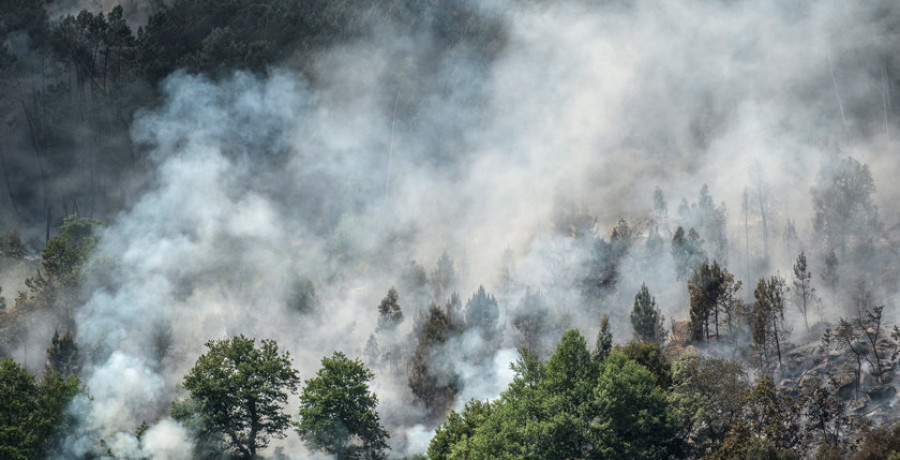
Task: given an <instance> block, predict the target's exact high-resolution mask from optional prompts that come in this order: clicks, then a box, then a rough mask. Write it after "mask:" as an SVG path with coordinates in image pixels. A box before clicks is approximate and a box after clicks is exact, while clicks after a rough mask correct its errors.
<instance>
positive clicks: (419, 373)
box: [408, 303, 460, 419]
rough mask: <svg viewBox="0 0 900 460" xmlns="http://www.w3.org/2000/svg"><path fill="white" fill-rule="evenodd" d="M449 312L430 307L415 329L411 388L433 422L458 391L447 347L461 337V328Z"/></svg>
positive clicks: (444, 411)
mask: <svg viewBox="0 0 900 460" xmlns="http://www.w3.org/2000/svg"><path fill="white" fill-rule="evenodd" d="M450 308H451V304H447V308H441V307H438V306H437V305H435V304H433V303H432V304H431V306H429V307H428V310H427V311H426V312H423V313H422V315H421V316H422V317H421V318H420V319H419V324H418V325H417V327H416V339H417V343H416V349H415V352H414V354H413V359H412V362H411V363H410V365H409V377H408V383H409V388H410V389H411V390H412V393H413V395H414V396H415V397H416V398H417V399H418V400H420V401H422V403H423V404H424V405H425V409H426V410H427V411H428V414H429V416H430V417H432V418H435V419H436V418H440V417H443V416H444V415H445V414H446V411H447V410H448V409H449V408H450V405H451V404H452V403H453V398H455V397H456V393H457V392H458V391H459V388H460V386H459V376H458V375H457V374H456V372H455V371H454V370H453V369H452V366H450V364H449V362H448V359H451V358H449V357H447V356H445V353H444V351H443V346H444V344H445V343H446V342H447V341H448V340H450V338H451V337H454V336H456V335H457V333H458V325H457V324H456V323H454V321H453V315H451V312H450V311H449V310H450Z"/></svg>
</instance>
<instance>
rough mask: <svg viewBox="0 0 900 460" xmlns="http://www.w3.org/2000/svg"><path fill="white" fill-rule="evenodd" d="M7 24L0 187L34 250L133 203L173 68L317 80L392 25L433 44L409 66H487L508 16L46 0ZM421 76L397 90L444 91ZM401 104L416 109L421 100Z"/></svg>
mask: <svg viewBox="0 0 900 460" xmlns="http://www.w3.org/2000/svg"><path fill="white" fill-rule="evenodd" d="M426 16H427V17H433V18H435V20H433V21H422V18H424V17H426ZM0 18H3V20H2V21H0V112H2V113H4V123H3V125H2V127H0V133H2V135H0V139H3V141H2V142H0V168H2V170H3V175H2V177H0V179H2V181H3V183H4V184H3V185H4V186H3V187H2V190H4V191H5V192H6V194H7V195H8V199H9V200H8V202H9V203H10V205H11V207H12V210H11V211H12V212H11V215H7V216H4V217H6V218H8V219H10V220H12V221H14V222H17V223H19V224H20V225H21V226H22V228H23V229H24V230H26V231H27V236H28V240H29V241H31V242H32V245H33V246H36V245H37V241H39V240H40V239H39V238H38V232H37V231H36V230H37V229H38V228H41V229H42V230H44V231H42V232H40V236H43V241H44V242H46V240H48V239H49V237H50V230H51V228H52V226H53V225H55V223H57V222H58V221H59V220H60V219H61V218H62V217H63V216H66V215H68V214H71V213H73V212H75V213H80V214H82V215H88V216H95V215H96V216H100V217H103V218H108V217H110V216H112V215H114V213H115V212H117V211H118V210H120V209H122V208H123V206H124V203H125V199H126V195H127V193H128V192H129V191H132V189H133V188H134V184H136V183H137V182H139V181H136V180H135V179H136V178H140V177H142V175H143V174H145V172H146V171H145V166H146V165H145V162H144V157H143V154H142V152H143V150H142V148H141V146H138V145H133V144H132V140H131V138H130V133H129V130H130V128H131V122H132V119H133V116H134V114H135V112H136V111H138V110H140V109H142V108H148V107H152V106H154V105H156V104H158V103H159V101H160V85H159V84H160V82H161V81H162V80H164V79H165V78H166V77H167V76H169V75H171V74H172V73H174V72H176V71H177V70H182V71H187V72H190V73H197V74H204V75H208V76H210V77H211V78H219V77H223V76H227V75H229V74H230V73H232V72H233V71H235V70H242V71H247V72H254V73H258V74H265V73H266V72H268V71H269V69H270V68H271V67H272V66H274V65H279V66H289V67H293V68H295V69H296V70H299V71H301V72H303V73H304V74H306V75H307V76H308V77H309V79H310V81H311V82H312V83H313V84H315V83H316V77H317V76H316V75H315V66H314V65H312V64H313V63H314V62H315V60H316V59H317V57H318V56H319V54H320V53H322V52H323V51H325V50H327V49H329V48H330V47H333V46H336V45H339V44H342V43H347V42H349V41H351V40H354V39H359V38H360V37H362V36H363V35H364V34H367V33H370V31H371V30H373V29H374V28H375V27H385V26H387V27H394V28H396V29H397V30H398V31H406V32H408V33H410V34H421V33H427V34H429V35H430V36H432V37H433V47H434V48H433V49H432V50H431V52H432V54H433V56H432V57H425V56H409V57H408V56H403V57H399V59H408V58H412V59H433V58H434V57H435V56H437V58H438V59H440V55H441V53H444V52H447V51H448V50H451V49H452V48H454V47H456V46H457V45H459V46H466V45H477V46H471V47H468V46H467V47H468V48H470V49H471V50H472V51H471V52H470V53H469V55H468V56H467V58H468V59H472V60H476V61H477V60H489V59H491V58H492V56H494V55H495V54H496V53H497V51H498V50H499V49H500V47H502V43H503V38H502V36H503V29H502V27H501V24H500V23H499V22H497V21H495V20H491V19H488V18H487V17H486V16H485V15H483V14H482V13H481V12H480V11H478V10H477V9H475V8H471V7H469V6H467V5H464V4H461V3H459V2H435V3H428V4H426V3H421V2H413V1H409V0H392V1H388V2H377V3H374V4H372V3H369V2H360V1H349V2H330V1H324V0H314V1H299V0H236V1H228V2H224V3H223V2H217V1H212V0H175V1H173V2H165V4H162V2H160V4H159V5H158V7H157V8H153V10H152V14H151V15H150V16H149V18H147V20H146V23H141V24H137V23H134V22H133V21H132V22H131V23H130V22H129V18H128V17H126V10H125V9H123V8H122V7H121V6H115V7H113V8H112V9H111V10H109V11H90V10H83V11H81V12H80V13H78V14H77V15H68V16H62V17H56V18H51V17H50V16H48V13H47V11H46V9H45V2H43V1H5V2H3V3H2V4H0ZM135 26H136V30H135ZM457 58H459V56H457ZM396 67H397V68H398V69H403V68H409V66H408V65H403V66H400V65H398V66H396ZM420 67H423V68H424V67H426V66H420ZM419 77H420V76H419V75H413V74H411V73H409V72H405V73H404V72H402V71H400V70H398V73H397V75H395V80H396V81H395V82H393V83H394V84H396V85H401V84H402V85H404V88H407V89H408V90H409V91H420V92H430V91H436V90H440V88H435V87H434V86H435V83H430V82H429V81H430V80H428V79H426V78H422V79H419ZM423 77H424V76H423ZM429 85H430V86H429ZM400 109H401V110H395V112H397V113H399V115H401V116H403V115H404V114H412V112H414V106H413V103H412V101H409V100H405V101H404V104H403V106H402V107H400Z"/></svg>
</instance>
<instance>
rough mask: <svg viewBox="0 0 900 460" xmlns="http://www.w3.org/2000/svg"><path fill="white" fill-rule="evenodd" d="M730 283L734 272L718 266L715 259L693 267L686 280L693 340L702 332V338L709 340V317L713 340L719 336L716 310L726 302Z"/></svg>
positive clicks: (700, 336)
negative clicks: (711, 323) (712, 327)
mask: <svg viewBox="0 0 900 460" xmlns="http://www.w3.org/2000/svg"><path fill="white" fill-rule="evenodd" d="M734 284H735V281H734V275H732V274H731V273H728V270H726V269H725V268H724V267H720V266H719V263H718V262H717V261H715V260H713V262H712V264H710V263H709V262H706V261H704V262H703V263H701V264H700V266H699V267H697V269H696V270H694V273H693V274H692V275H691V277H690V279H688V292H689V293H690V302H691V307H690V317H691V335H692V338H693V340H703V335H704V332H705V334H706V340H709V338H710V328H709V322H710V319H712V320H713V324H714V326H715V335H716V340H718V339H719V312H720V311H721V310H722V308H723V306H724V305H726V304H727V303H728V302H727V301H728V300H729V297H728V296H729V294H730V293H731V292H733V288H734Z"/></svg>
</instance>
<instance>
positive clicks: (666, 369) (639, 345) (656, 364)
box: [618, 342, 672, 390]
mask: <svg viewBox="0 0 900 460" xmlns="http://www.w3.org/2000/svg"><path fill="white" fill-rule="evenodd" d="M618 351H619V352H620V353H622V354H623V355H625V356H626V357H627V358H628V359H630V360H632V361H634V362H636V363H638V364H640V365H641V366H644V367H645V368H647V370H648V371H650V373H651V374H653V377H654V378H656V384H657V385H658V386H659V387H660V388H661V389H663V390H667V389H668V388H669V386H671V385H672V365H671V364H669V361H668V360H667V359H666V357H665V355H664V354H663V350H662V347H661V346H660V344H659V342H629V343H627V344H625V345H624V346H622V347H619V348H618Z"/></svg>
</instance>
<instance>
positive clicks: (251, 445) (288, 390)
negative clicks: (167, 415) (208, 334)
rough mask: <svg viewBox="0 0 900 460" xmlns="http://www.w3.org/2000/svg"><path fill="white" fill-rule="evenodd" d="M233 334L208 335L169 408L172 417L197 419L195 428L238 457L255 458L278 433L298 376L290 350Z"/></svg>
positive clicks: (285, 426) (287, 423)
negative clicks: (184, 394)
mask: <svg viewBox="0 0 900 460" xmlns="http://www.w3.org/2000/svg"><path fill="white" fill-rule="evenodd" d="M256 345H257V344H256V340H255V339H251V338H247V337H244V336H243V335H238V336H235V337H233V338H231V339H226V340H211V341H209V342H207V343H206V347H207V348H208V349H209V350H208V351H207V352H206V353H205V354H204V355H202V356H200V358H198V359H197V362H196V364H194V367H193V368H192V369H191V370H190V372H188V374H187V375H186V376H185V377H184V382H183V385H184V388H185V389H187V390H188V391H189V392H190V398H189V399H188V400H186V401H181V402H176V403H175V406H174V407H173V408H172V413H173V415H175V416H176V418H180V419H182V420H184V419H191V418H194V417H196V418H197V419H199V423H198V424H199V425H200V430H201V431H202V432H204V433H208V434H210V435H211V436H218V437H220V438H221V439H222V440H223V443H224V445H225V446H226V448H227V449H228V450H230V451H231V453H232V454H234V455H235V456H236V457H238V458H250V459H253V458H256V456H257V452H258V451H259V450H260V449H262V448H264V447H266V446H268V445H269V441H270V439H271V438H282V437H284V432H285V430H287V429H288V428H289V427H290V422H291V418H290V416H289V415H288V414H287V413H286V412H285V411H284V407H283V406H284V404H285V403H286V402H287V398H288V395H289V394H293V393H295V392H296V391H297V385H298V384H299V383H300V377H299V376H298V375H297V371H296V370H295V369H293V368H292V367H291V366H292V363H291V358H290V354H289V353H288V352H283V353H282V352H279V349H278V344H277V343H275V341H274V340H262V341H260V343H259V346H258V347H257V346H256Z"/></svg>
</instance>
